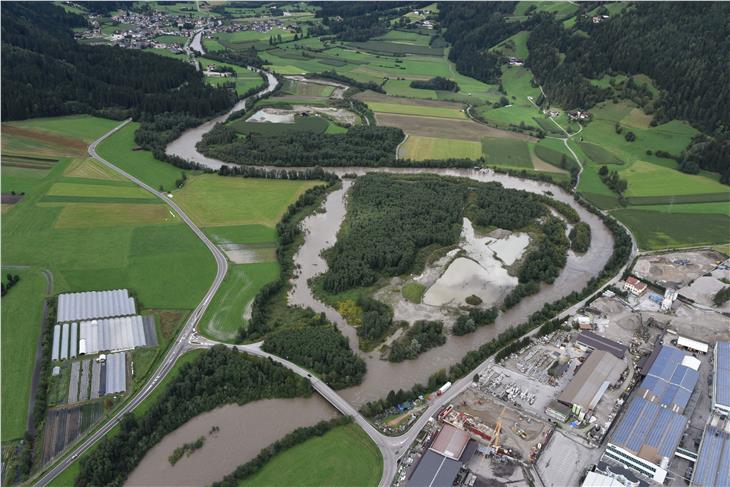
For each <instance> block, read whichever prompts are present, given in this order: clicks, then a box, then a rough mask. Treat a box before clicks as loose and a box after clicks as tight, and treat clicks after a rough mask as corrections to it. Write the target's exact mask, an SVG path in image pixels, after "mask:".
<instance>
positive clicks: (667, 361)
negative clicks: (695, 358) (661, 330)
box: [640, 346, 699, 410]
mask: <svg viewBox="0 0 730 487" xmlns="http://www.w3.org/2000/svg"><path fill="white" fill-rule="evenodd" d="M685 355H686V353H685V352H683V351H681V350H679V349H678V348H674V347H668V346H664V347H662V348H661V350H660V351H659V355H657V357H656V360H654V363H653V364H652V366H651V368H650V369H649V372H648V373H647V376H646V378H645V379H644V380H643V382H642V383H641V387H640V389H646V390H648V391H650V392H651V393H652V394H653V395H654V396H656V398H655V399H657V400H658V401H659V403H660V404H663V405H664V406H667V407H671V406H672V405H676V406H677V407H679V408H680V409H682V410H684V408H685V406H687V403H688V402H689V398H690V396H691V395H692V391H693V390H694V388H695V385H696V384H697V379H698V378H699V373H698V372H697V371H696V370H694V369H692V368H690V367H687V366H685V365H682V359H683V358H684V357H685Z"/></svg>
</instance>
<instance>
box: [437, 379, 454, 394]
mask: <svg viewBox="0 0 730 487" xmlns="http://www.w3.org/2000/svg"><path fill="white" fill-rule="evenodd" d="M450 387H451V382H447V383H446V384H444V385H442V386H441V387H439V390H438V391H436V395H437V396H442V395H443V394H444V392H446V391H448V390H449V388H450Z"/></svg>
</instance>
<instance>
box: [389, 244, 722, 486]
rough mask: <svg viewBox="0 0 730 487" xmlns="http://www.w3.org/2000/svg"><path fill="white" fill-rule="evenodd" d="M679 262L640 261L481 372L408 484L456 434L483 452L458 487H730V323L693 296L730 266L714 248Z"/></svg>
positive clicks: (406, 468) (404, 474)
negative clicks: (617, 482) (446, 436)
mask: <svg viewBox="0 0 730 487" xmlns="http://www.w3.org/2000/svg"><path fill="white" fill-rule="evenodd" d="M677 254H678V255H671V256H669V257H666V258H665V257H662V258H661V259H658V258H657V256H653V257H641V258H639V260H638V263H637V267H636V268H635V269H634V276H633V277H632V278H630V279H627V280H626V281H620V282H619V283H618V284H617V285H616V286H615V287H613V288H611V289H610V290H608V291H606V292H604V293H603V295H602V296H600V297H598V298H597V299H595V300H593V301H592V302H591V303H589V304H588V305H587V306H586V307H585V308H583V309H580V310H578V314H576V315H573V316H571V317H569V318H567V319H566V320H565V322H564V323H563V326H562V328H561V329H559V330H557V331H556V332H553V333H552V334H550V335H547V336H544V337H541V338H539V339H536V340H533V341H532V343H531V344H530V345H528V346H527V347H525V348H523V349H522V350H520V351H519V352H516V353H514V354H512V355H511V356H509V357H507V358H505V359H504V360H503V361H502V362H501V363H495V364H492V365H491V366H490V367H489V368H487V369H486V370H485V371H484V372H483V373H481V374H480V376H479V377H475V379H474V380H475V382H473V383H472V385H471V387H469V388H468V389H467V390H466V391H464V392H463V393H461V394H460V395H459V396H457V397H455V398H454V399H453V401H452V404H451V405H450V406H448V407H447V408H445V409H444V410H442V411H441V412H440V414H439V415H438V416H436V417H434V418H432V422H431V423H430V424H429V426H427V427H426V428H425V429H424V431H423V432H422V435H421V437H420V438H419V441H418V442H417V443H416V444H414V446H413V448H412V449H411V450H410V451H409V452H408V453H407V455H406V456H405V457H404V461H403V462H402V465H401V470H400V471H399V472H400V476H399V479H400V480H399V482H400V484H401V485H411V483H412V482H413V477H412V475H413V472H414V470H415V469H416V468H417V467H416V466H417V465H418V464H419V460H420V461H421V462H423V459H425V458H427V456H426V455H428V458H431V457H432V456H433V447H432V446H431V445H432V442H433V440H434V437H435V435H436V434H438V431H439V429H440V428H441V427H445V426H449V427H455V428H457V429H459V430H461V431H462V432H463V433H464V434H467V435H468V436H469V438H470V441H476V442H477V443H478V444H479V446H478V448H477V451H476V453H475V454H474V455H472V456H471V457H470V458H469V459H468V460H464V461H462V465H461V466H460V467H459V469H458V471H457V473H456V474H455V475H456V477H454V481H455V482H456V483H455V484H454V485H494V486H496V485H507V484H512V483H514V484H516V485H522V484H529V483H533V484H535V485H543V486H550V487H558V486H560V487H562V486H567V485H581V484H583V482H584V479H586V478H587V477H589V480H588V481H587V482H588V483H587V484H583V485H584V486H585V485H604V484H601V482H603V481H606V482H607V480H605V479H611V478H620V477H623V478H625V479H627V481H628V482H629V484H631V485H633V486H639V487H648V486H649V485H652V484H653V483H654V482H660V483H661V482H663V483H665V484H668V485H671V486H672V487H675V486H676V487H679V486H683V485H684V486H686V485H687V484H689V483H690V480H692V482H694V483H693V484H691V485H700V486H710V485H718V479H719V478H722V476H723V475H724V476H725V478H726V476H727V474H726V473H724V472H726V471H727V466H726V465H727V464H726V463H723V462H730V426H729V425H728V422H727V421H726V415H727V413H728V411H730V399H728V398H730V382H728V380H729V379H728V377H730V372H729V371H730V365H728V364H730V344H728V342H726V341H723V340H728V339H729V338H730V337H729V336H728V335H729V334H730V320H729V319H728V317H727V316H725V315H723V314H722V311H723V310H721V309H710V307H704V306H702V305H701V304H698V303H697V302H693V301H692V300H688V299H686V297H685V296H683V295H682V292H681V289H683V287H682V286H684V288H686V287H688V286H692V285H693V283H696V282H697V281H698V280H699V279H703V278H706V277H707V274H708V273H709V274H710V275H714V274H715V273H718V275H719V273H725V272H728V266H727V263H726V262H723V261H722V259H719V258H716V257H717V255H719V254H717V255H716V254H715V253H714V252H709V251H700V252H682V253H677ZM678 259H679V260H680V261H681V262H678ZM673 266H683V267H684V266H687V267H689V269H690V273H689V278H687V279H684V280H681V279H677V276H680V275H681V274H680V273H677V274H672V272H674V271H673V270H672V269H673ZM642 269H643V270H642ZM648 274H652V275H653V276H654V279H656V281H648V280H646V281H644V280H642V279H643V278H645V277H644V276H646V275H648ZM722 275H723V276H724V274H722ZM660 276H663V278H662V279H664V284H665V285H668V284H671V285H674V286H676V289H680V292H665V288H664V287H663V285H662V284H659V282H658V281H659V280H660ZM670 289H674V288H670ZM495 439H497V440H496V442H495ZM495 443H496V448H495ZM429 448H430V449H429ZM427 451H428V452H431V453H428V454H427V453H426V452H427ZM442 457H443V455H442ZM698 458H699V460H698ZM432 460H433V459H431V460H429V461H432ZM696 462H697V463H696ZM452 469H453V468H452ZM723 469H725V470H723ZM693 475H694V477H693ZM409 479H410V481H409ZM538 479H539V480H538ZM591 482H592V483H591ZM416 483H417V482H416ZM413 485H416V484H413ZM434 485H435V484H434ZM627 485H628V484H627Z"/></svg>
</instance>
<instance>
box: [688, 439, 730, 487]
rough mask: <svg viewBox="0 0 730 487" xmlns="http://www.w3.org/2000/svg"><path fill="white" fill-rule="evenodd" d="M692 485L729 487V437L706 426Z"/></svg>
mask: <svg viewBox="0 0 730 487" xmlns="http://www.w3.org/2000/svg"><path fill="white" fill-rule="evenodd" d="M692 485H697V486H699V487H718V486H722V487H726V486H728V485H730V435H728V434H727V433H726V432H724V431H721V430H720V429H718V428H716V427H714V426H712V425H707V428H706V429H705V434H704V436H703V437H702V445H701V446H700V451H699V452H698V454H697V463H696V464H695V471H694V475H693V476H692Z"/></svg>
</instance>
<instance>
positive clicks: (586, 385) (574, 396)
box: [558, 350, 626, 410]
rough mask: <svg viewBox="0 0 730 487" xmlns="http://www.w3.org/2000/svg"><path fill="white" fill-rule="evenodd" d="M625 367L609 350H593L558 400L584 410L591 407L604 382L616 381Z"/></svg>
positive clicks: (595, 402) (603, 387)
mask: <svg viewBox="0 0 730 487" xmlns="http://www.w3.org/2000/svg"><path fill="white" fill-rule="evenodd" d="M625 368H626V364H624V362H623V361H622V360H621V359H618V358H616V357H615V356H614V355H612V354H611V353H610V352H607V351H604V350H594V351H593V352H591V354H590V355H589V356H588V358H587V359H586V361H585V362H583V365H581V367H580V369H578V372H577V373H576V374H575V376H574V377H573V379H572V380H571V381H570V383H569V384H568V386H567V387H566V388H565V389H564V390H563V392H562V393H561V394H560V396H559V397H558V400H559V401H560V402H562V403H566V404H577V405H579V406H580V407H581V408H583V409H585V410H589V409H593V408H594V407H595V406H596V404H597V403H598V401H600V399H601V396H602V395H603V392H605V390H606V387H605V386H606V383H608V384H613V383H615V382H616V381H618V379H619V377H621V372H623V371H624V369H625Z"/></svg>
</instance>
